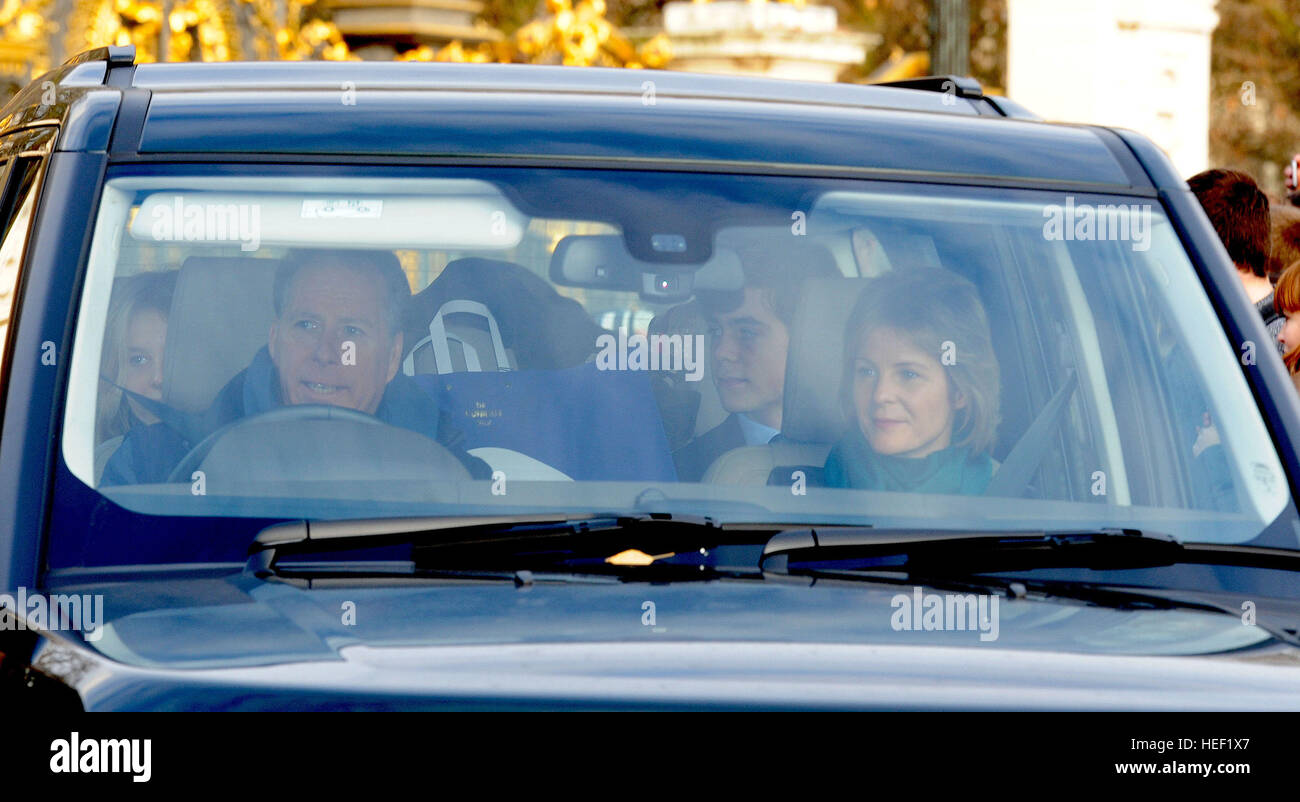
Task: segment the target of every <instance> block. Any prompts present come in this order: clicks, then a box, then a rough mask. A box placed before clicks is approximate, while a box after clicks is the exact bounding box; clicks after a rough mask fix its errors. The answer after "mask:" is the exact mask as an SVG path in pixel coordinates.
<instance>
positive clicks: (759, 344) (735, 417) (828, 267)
mask: <svg viewBox="0 0 1300 802" xmlns="http://www.w3.org/2000/svg"><path fill="white" fill-rule="evenodd" d="M740 259H741V268H742V269H743V271H744V274H745V286H744V289H743V290H741V291H740V292H734V293H704V292H701V293H700V294H699V300H700V304H701V306H702V307H703V308H704V312H705V314H706V315H707V317H708V319H709V329H710V331H709V336H710V342H711V348H710V352H709V357H710V370H711V373H712V376H713V383H714V386H715V387H717V389H718V398H719V400H720V401H721V402H722V407H723V409H725V410H726V411H727V412H729V413H731V414H730V415H728V416H727V418H726V420H724V421H723V422H722V423H720V424H718V425H717V426H716V427H714V428H713V429H710V430H709V431H707V432H705V433H704V434H702V435H700V436H699V437H697V438H695V439H694V440H692V441H691V442H689V443H687V444H686V445H685V446H682V447H681V448H680V449H678V450H677V451H676V452H675V453H674V454H673V461H674V462H675V463H676V466H677V478H678V480H679V481H682V482H698V481H700V480H701V479H702V478H703V477H704V474H705V472H707V471H708V469H709V466H710V465H712V464H713V461H714V460H716V459H717V458H718V457H720V456H721V455H723V454H725V453H726V452H728V451H730V450H732V449H734V448H740V447H742V446H753V445H763V444H765V443H769V442H771V441H772V440H773V438H775V437H776V436H777V435H779V434H780V433H781V415H782V411H783V406H784V403H785V361H786V354H787V351H788V349H789V345H790V328H789V327H790V323H791V321H792V320H793V318H794V311H795V309H796V307H797V306H798V305H799V294H800V291H801V290H802V288H803V285H804V282H806V281H809V280H811V279H817V278H839V277H841V276H842V275H843V274H842V273H841V272H840V270H839V268H838V267H836V265H835V261H834V259H832V258H831V255H830V253H829V252H828V251H827V250H826V249H825V248H824V247H822V246H820V245H817V244H815V243H804V242H802V241H800V242H799V244H795V243H793V242H792V243H790V244H788V245H784V246H773V245H772V244H771V243H765V244H764V245H763V246H762V247H753V248H751V249H749V250H741V251H740Z"/></svg>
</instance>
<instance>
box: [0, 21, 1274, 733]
mask: <svg viewBox="0 0 1300 802" xmlns="http://www.w3.org/2000/svg"><path fill="white" fill-rule="evenodd" d="M134 61H135V56H134V51H133V50H132V49H130V48H117V47H109V48H104V49H100V50H95V51H91V52H88V53H85V54H83V55H81V56H78V57H77V58H74V59H72V60H71V61H70V62H68V63H67V64H65V65H64V66H62V67H60V68H58V69H56V70H54V71H52V72H50V73H48V74H46V75H44V76H42V77H41V78H39V79H37V80H36V81H35V82H33V83H32V84H31V85H30V86H28V87H27V88H26V89H24V90H22V91H21V92H20V93H19V94H18V95H17V96H16V97H14V98H13V100H12V101H11V102H10V103H9V104H8V106H6V107H5V109H4V110H3V112H2V113H0V118H2V119H0V165H2V170H3V172H2V174H0V231H2V234H0V305H2V306H3V308H4V310H5V311H7V312H8V315H7V327H6V329H5V330H4V332H3V333H2V334H0V337H2V338H3V346H4V350H3V363H2V366H0V370H2V371H3V372H2V373H0V412H2V414H3V419H2V424H0V425H2V427H3V429H2V434H0V616H3V617H2V618H0V705H3V706H5V708H6V709H13V710H28V711H56V710H200V709H201V710H249V709H256V710H286V709H295V710H301V709H311V710H326V709H328V710H335V709H366V710H384V709H421V710H425V709H507V708H509V709H729V708H746V709H754V708H780V709H849V708H852V709H908V710H912V709H958V710H974V709H1051V710H1060V709H1112V710H1114V709H1162V710H1185V709H1194V710H1201V709H1268V710H1275V709H1297V708H1300V667H1297V666H1300V663H1297V661H1296V658H1297V657H1298V656H1300V634H1298V633H1300V583H1297V581H1296V580H1297V577H1298V576H1300V574H1297V573H1296V572H1297V570H1300V516H1298V515H1297V509H1296V503H1295V496H1296V491H1297V489H1298V488H1300V455H1298V454H1297V451H1296V448H1295V446H1294V443H1296V442H1300V405H1298V404H1297V399H1296V393H1295V391H1294V389H1293V387H1292V384H1291V382H1290V380H1289V377H1288V375H1287V372H1286V369H1285V367H1284V366H1283V363H1282V361H1281V359H1280V358H1279V356H1278V354H1277V352H1276V347H1275V345H1274V344H1273V343H1272V342H1271V341H1270V340H1269V337H1268V333H1267V331H1266V330H1265V328H1264V325H1263V322H1262V321H1261V319H1260V317H1259V315H1258V313H1257V312H1256V310H1255V308H1254V307H1253V305H1252V304H1251V303H1250V302H1249V301H1248V299H1247V296H1246V294H1245V291H1244V290H1243V289H1242V287H1241V286H1240V284H1239V282H1238V280H1237V278H1236V274H1235V271H1234V269H1233V265H1232V263H1231V262H1230V260H1229V258H1228V256H1227V254H1226V252H1225V251H1224V249H1223V246H1222V245H1221V244H1220V242H1219V241H1218V239H1217V237H1216V236H1215V233H1214V230H1213V229H1212V228H1211V226H1210V224H1209V222H1208V221H1207V219H1206V218H1205V216H1204V214H1203V212H1202V211H1201V209H1200V207H1199V206H1198V205H1197V203H1196V201H1195V199H1194V197H1193V196H1192V195H1191V193H1190V192H1189V190H1188V187H1187V185H1186V183H1185V182H1184V181H1183V180H1182V179H1181V178H1180V177H1179V176H1178V175H1177V174H1176V173H1175V172H1174V170H1173V168H1172V166H1171V164H1170V162H1169V160H1168V159H1167V158H1166V157H1165V156H1164V155H1163V154H1162V153H1161V152H1160V151H1159V150H1158V149H1157V148H1156V147H1155V146H1154V145H1153V144H1152V143H1151V142H1150V141H1149V140H1147V139H1145V138H1144V137H1142V136H1141V135H1139V134H1136V133H1133V132H1129V131H1123V130H1113V129H1107V128H1103V127H1096V126H1079V125H1059V124H1049V123H1046V122H1043V121H1041V120H1039V119H1037V118H1036V117H1034V116H1033V115H1032V114H1031V113H1030V112H1028V111H1026V110H1025V109H1023V108H1021V107H1019V106H1018V105H1016V104H1015V103H1013V102H1011V101H1009V100H1007V99H1005V98H1000V97H991V96H987V95H985V94H984V93H983V91H982V90H981V88H980V87H979V86H978V84H976V83H974V82H972V81H970V80H969V79H960V78H944V77H939V78H933V79H925V80H920V81H912V82H906V83H904V84H900V85H892V86H886V85H881V86H854V85H809V84H802V83H797V82H783V81H775V80H757V79H743V78H727V77H713V76H704V75H688V74H673V73H665V72H647V71H634V70H602V69H572V68H549V67H532V66H522V65H460V64H416V63H402V64H397V63H310V64H309V63H256V64H252V63H249V64H244V63H224V64H140V65H137V64H135V63H134ZM609 310H616V312H617V314H614V313H611V312H610V311H609ZM647 321H648V322H647ZM74 748H75V747H74Z"/></svg>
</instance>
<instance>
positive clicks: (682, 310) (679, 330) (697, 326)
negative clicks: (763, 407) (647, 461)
mask: <svg viewBox="0 0 1300 802" xmlns="http://www.w3.org/2000/svg"><path fill="white" fill-rule="evenodd" d="M708 332H709V321H708V319H707V318H706V317H705V316H704V310H703V308H701V306H700V302H699V301H698V300H695V299H692V300H690V301H687V302H686V303H683V304H678V305H677V306H674V307H671V308H669V309H665V310H664V311H662V312H660V313H659V314H657V315H655V316H654V318H653V319H652V320H651V321H650V326H649V333H650V334H667V335H672V334H681V335H684V336H687V337H693V336H695V335H707V334H708ZM704 342H705V343H707V340H705V341H704ZM707 347H708V346H707V344H706V346H705V348H706V349H707ZM696 358H697V359H699V360H700V368H701V370H700V378H699V381H681V382H678V383H677V386H678V387H681V388H683V389H686V390H692V391H694V392H695V393H696V394H697V395H698V397H699V404H698V406H696V407H695V409H694V412H695V416H694V424H692V425H691V426H690V427H689V431H687V432H685V434H686V435H687V437H688V438H689V437H699V436H700V435H702V434H704V433H705V432H707V431H709V430H710V429H712V428H713V427H715V426H717V425H718V424H720V423H722V422H723V421H724V420H726V418H727V411H726V410H725V409H723V408H722V401H721V399H719V398H718V388H717V386H716V385H714V383H713V375H712V373H711V372H710V367H709V355H708V353H707V351H706V352H704V353H697V354H696Z"/></svg>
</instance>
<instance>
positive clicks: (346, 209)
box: [302, 198, 384, 218]
mask: <svg viewBox="0 0 1300 802" xmlns="http://www.w3.org/2000/svg"><path fill="white" fill-rule="evenodd" d="M383 211H384V202H383V201H381V200H354V199H348V198H331V199H328V200H305V201H303V202H302V216H303V217H334V218H339V217H351V218H367V217H369V218H378V217H380V216H381V215H382V214H383Z"/></svg>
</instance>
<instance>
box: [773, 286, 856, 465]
mask: <svg viewBox="0 0 1300 802" xmlns="http://www.w3.org/2000/svg"><path fill="white" fill-rule="evenodd" d="M868 281H869V279H863V278H820V279H812V280H810V281H807V282H805V283H804V286H803V290H802V292H801V293H800V295H799V304H798V306H797V307H795V314H794V320H793V321H792V323H791V325H790V350H789V356H788V357H787V358H786V363H785V365H786V367H785V404H784V409H783V412H782V417H781V434H783V435H785V436H786V437H787V438H789V439H790V440H794V441H798V442H808V443H833V442H835V441H836V440H838V439H839V438H840V437H841V436H842V435H843V434H844V430H845V427H846V426H847V423H848V422H847V421H846V420H845V419H844V412H843V409H842V408H841V406H840V381H841V379H842V374H843V371H844V327H845V326H847V325H848V322H849V315H850V314H851V313H852V311H853V305H854V304H855V303H857V300H858V296H859V295H861V293H862V288H863V287H865V286H866V285H867V282H868Z"/></svg>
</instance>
